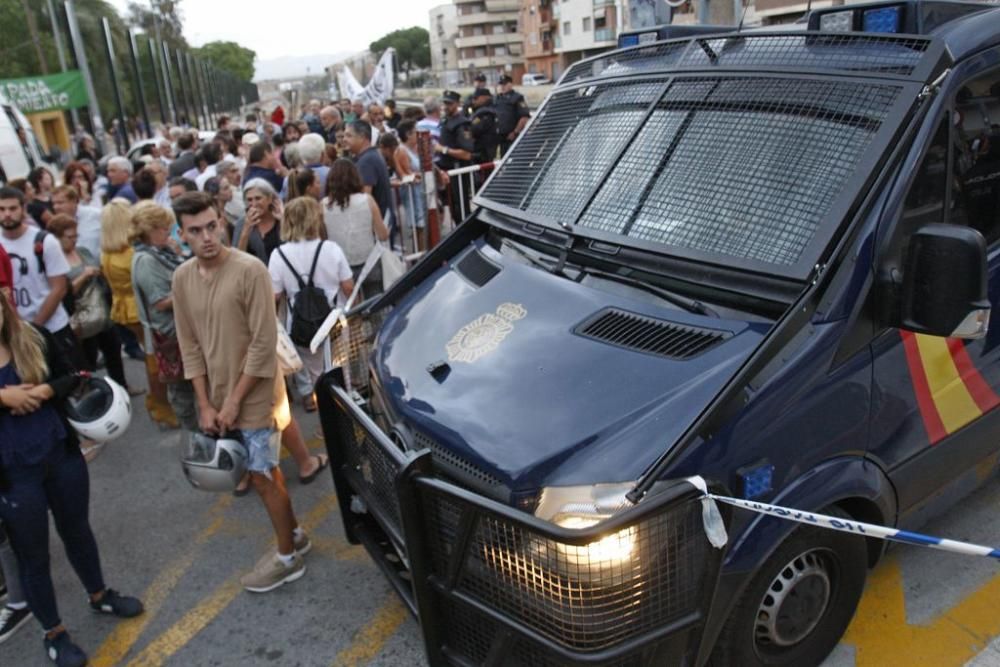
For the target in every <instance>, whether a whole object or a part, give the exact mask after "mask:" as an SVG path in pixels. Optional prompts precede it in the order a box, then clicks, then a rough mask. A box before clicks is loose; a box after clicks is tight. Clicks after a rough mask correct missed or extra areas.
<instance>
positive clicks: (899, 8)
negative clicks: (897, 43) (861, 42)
mask: <svg viewBox="0 0 1000 667" xmlns="http://www.w3.org/2000/svg"><path fill="white" fill-rule="evenodd" d="M818 18H819V25H818V26H816V24H815V23H812V24H811V25H813V26H814V28H813V29H815V27H818V28H819V29H820V30H822V31H823V32H853V31H855V30H860V31H861V32H878V33H899V32H903V5H900V4H895V5H885V6H883V7H871V8H868V9H865V8H863V7H858V8H854V9H842V10H838V11H823V13H821V14H819V17H818Z"/></svg>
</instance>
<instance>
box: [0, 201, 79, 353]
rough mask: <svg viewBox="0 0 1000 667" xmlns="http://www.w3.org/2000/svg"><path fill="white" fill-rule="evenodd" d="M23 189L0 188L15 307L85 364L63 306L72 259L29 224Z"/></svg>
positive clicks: (0, 238)
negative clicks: (12, 273) (12, 274)
mask: <svg viewBox="0 0 1000 667" xmlns="http://www.w3.org/2000/svg"><path fill="white" fill-rule="evenodd" d="M26 220H27V218H26V216H25V212H24V193H22V192H21V191H20V190H18V189H17V188H11V187H3V188H0V227H2V228H3V233H2V234H0V245H2V246H3V248H4V250H6V251H7V255H9V256H10V260H11V266H12V268H13V272H14V289H13V290H12V291H13V296H14V307H15V308H17V313H18V315H20V316H21V317H22V318H23V319H25V320H27V321H29V322H32V323H33V324H35V325H37V326H41V327H45V328H46V329H48V331H49V332H50V333H51V334H52V336H53V338H55V341H56V343H57V344H58V345H59V349H60V351H61V352H62V354H63V355H65V358H66V359H69V360H70V362H71V363H72V365H73V366H74V367H76V368H82V367H83V363H82V361H83V360H82V359H81V354H80V349H79V346H78V345H77V341H76V336H75V335H73V329H72V328H70V325H69V315H68V314H67V313H66V309H65V308H63V305H62V300H63V297H65V296H66V290H67V289H68V281H67V279H66V274H68V273H69V263H68V262H67V261H66V256H65V255H64V254H63V251H62V247H61V246H60V245H59V241H58V239H56V237H55V236H53V235H52V234H48V233H44V232H39V231H38V229H36V228H34V227H30V226H28V223H27V221H26Z"/></svg>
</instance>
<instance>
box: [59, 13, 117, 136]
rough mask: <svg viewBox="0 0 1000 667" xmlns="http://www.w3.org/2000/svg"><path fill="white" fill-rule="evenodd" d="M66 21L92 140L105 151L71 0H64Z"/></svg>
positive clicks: (92, 83) (85, 52) (87, 66)
mask: <svg viewBox="0 0 1000 667" xmlns="http://www.w3.org/2000/svg"><path fill="white" fill-rule="evenodd" d="M65 7H66V23H68V24H69V38H70V41H72V42H73V52H74V53H75V54H76V64H77V66H78V67H79V68H80V73H81V74H83V83H84V85H85V86H86V88H87V99H88V108H89V110H90V124H91V129H92V130H93V131H94V140H95V141H96V142H97V148H98V149H99V150H100V151H101V153H105V154H106V153H107V152H108V150H107V146H106V145H105V142H104V121H103V120H102V119H101V109H100V107H99V106H98V104H97V93H96V92H95V91H94V80H93V79H92V78H91V76H90V65H89V64H88V63H87V51H86V50H85V49H84V47H83V38H82V37H81V36H80V24H79V23H77V21H76V8H75V7H74V6H73V0H66V3H65Z"/></svg>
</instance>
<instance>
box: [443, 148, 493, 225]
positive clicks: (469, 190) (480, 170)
mask: <svg viewBox="0 0 1000 667" xmlns="http://www.w3.org/2000/svg"><path fill="white" fill-rule="evenodd" d="M500 164H501V161H500V160H497V161H496V162H484V163H482V164H473V165H470V166H468V167H459V168H458V169H450V170H449V171H448V178H449V179H458V181H457V189H458V207H459V211H460V213H461V215H460V217H459V219H458V220H455V221H454V223H455V224H456V225H457V224H458V223H460V222H462V220H465V219H466V218H467V217H468V216H469V213H470V212H471V210H470V208H469V207H468V206H467V203H468V202H471V201H472V198H473V197H475V196H476V192H477V191H478V190H479V188H480V187H481V186H482V184H483V183H485V182H486V181H485V178H484V176H485V175H486V174H488V173H489V172H491V171H493V170H494V169H496V168H497V167H499V166H500ZM454 191H455V190H454V189H453V188H448V196H449V197H450V196H451V195H452V193H453V192H454ZM449 203H450V202H449Z"/></svg>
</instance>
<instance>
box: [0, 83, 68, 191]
mask: <svg viewBox="0 0 1000 667" xmlns="http://www.w3.org/2000/svg"><path fill="white" fill-rule="evenodd" d="M0 106H2V107H3V113H2V114H0V181H3V182H4V183H6V182H8V181H10V180H11V179H13V178H26V177H27V176H28V172H29V171H31V170H32V169H34V168H35V167H40V166H41V167H48V168H49V170H50V171H51V172H52V175H53V177H55V176H57V174H58V170H57V169H56V168H55V167H54V166H53V165H52V164H50V163H49V162H48V161H47V160H46V159H45V156H46V153H45V150H44V149H43V148H42V145H41V144H40V143H38V137H36V136H35V131H34V130H33V129H32V128H31V123H29V122H28V119H27V118H25V116H24V114H23V113H21V112H20V111H19V110H18V109H17V108H16V107H15V106H14V105H12V104H11V103H10V101H9V100H7V98H6V97H5V96H3V95H2V94H0ZM19 128H20V129H23V130H24V137H25V143H22V142H21V140H20V139H19V138H18V136H17V130H18V129H19Z"/></svg>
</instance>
